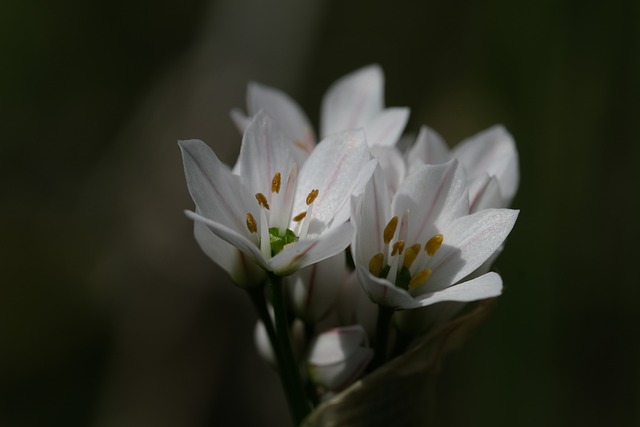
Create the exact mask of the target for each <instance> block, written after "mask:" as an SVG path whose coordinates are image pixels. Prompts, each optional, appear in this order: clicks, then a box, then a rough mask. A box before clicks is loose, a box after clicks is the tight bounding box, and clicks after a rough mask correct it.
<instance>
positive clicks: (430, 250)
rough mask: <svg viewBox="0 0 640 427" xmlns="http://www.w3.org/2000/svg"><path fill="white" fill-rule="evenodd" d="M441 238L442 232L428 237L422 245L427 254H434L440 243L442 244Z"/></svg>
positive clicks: (442, 238) (442, 237)
mask: <svg viewBox="0 0 640 427" xmlns="http://www.w3.org/2000/svg"><path fill="white" fill-rule="evenodd" d="M443 240H444V236H443V235H442V234H436V235H435V236H433V237H432V238H430V239H429V240H428V241H427V244H426V245H424V250H425V251H426V252H427V255H429V256H434V255H435V254H436V252H437V251H438V249H440V245H442V241H443Z"/></svg>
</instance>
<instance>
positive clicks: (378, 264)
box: [369, 253, 384, 277]
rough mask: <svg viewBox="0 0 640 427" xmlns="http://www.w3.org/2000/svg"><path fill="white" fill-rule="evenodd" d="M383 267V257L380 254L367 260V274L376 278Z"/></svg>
mask: <svg viewBox="0 0 640 427" xmlns="http://www.w3.org/2000/svg"><path fill="white" fill-rule="evenodd" d="M383 267H384V255H382V254H381V253H378V254H375V255H374V256H372V257H371V259H370V260H369V272H370V273H371V274H373V275H374V276H376V277H380V273H382V268H383Z"/></svg>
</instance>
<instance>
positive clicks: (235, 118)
mask: <svg viewBox="0 0 640 427" xmlns="http://www.w3.org/2000/svg"><path fill="white" fill-rule="evenodd" d="M229 116H231V121H232V122H233V124H234V125H236V128H238V131H240V135H242V134H244V131H245V130H247V127H249V123H251V117H250V116H247V115H246V114H244V113H243V112H242V111H241V110H240V109H238V108H234V109H232V110H231V111H230V112H229Z"/></svg>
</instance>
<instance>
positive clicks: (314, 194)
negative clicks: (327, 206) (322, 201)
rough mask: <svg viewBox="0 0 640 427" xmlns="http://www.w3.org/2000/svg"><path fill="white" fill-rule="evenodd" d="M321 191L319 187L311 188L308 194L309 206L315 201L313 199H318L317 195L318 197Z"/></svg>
mask: <svg viewBox="0 0 640 427" xmlns="http://www.w3.org/2000/svg"><path fill="white" fill-rule="evenodd" d="M319 192H320V191H319V190H318V189H315V190H311V191H310V192H309V195H308V196H307V206H309V205H310V204H311V203H313V201H314V200H315V199H316V197H318V193H319Z"/></svg>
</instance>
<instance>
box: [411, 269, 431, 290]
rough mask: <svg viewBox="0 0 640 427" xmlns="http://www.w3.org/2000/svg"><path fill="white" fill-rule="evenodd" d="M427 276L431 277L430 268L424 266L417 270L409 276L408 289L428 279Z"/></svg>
mask: <svg viewBox="0 0 640 427" xmlns="http://www.w3.org/2000/svg"><path fill="white" fill-rule="evenodd" d="M429 277H431V269H429V268H425V269H424V270H422V271H419V272H418V273H416V275H415V276H413V277H412V278H411V281H410V282H409V290H413V289H415V288H417V287H418V286H420V285H422V284H424V283H425V282H426V281H427V280H429Z"/></svg>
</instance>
